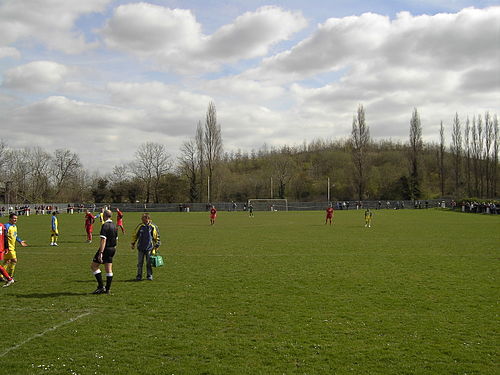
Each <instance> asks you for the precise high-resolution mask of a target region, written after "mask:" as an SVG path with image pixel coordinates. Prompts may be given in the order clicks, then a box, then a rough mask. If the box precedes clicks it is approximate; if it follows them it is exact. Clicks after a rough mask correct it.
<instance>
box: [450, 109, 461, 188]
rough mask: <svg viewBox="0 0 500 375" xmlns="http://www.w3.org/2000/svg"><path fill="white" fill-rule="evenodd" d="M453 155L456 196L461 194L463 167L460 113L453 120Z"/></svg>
mask: <svg viewBox="0 0 500 375" xmlns="http://www.w3.org/2000/svg"><path fill="white" fill-rule="evenodd" d="M450 148H451V154H452V156H453V170H454V173H453V174H454V177H455V195H457V194H458V193H459V188H460V174H461V167H462V153H463V152H462V129H461V125H460V119H459V118H458V113H455V117H454V118H453V129H452V132H451V147H450Z"/></svg>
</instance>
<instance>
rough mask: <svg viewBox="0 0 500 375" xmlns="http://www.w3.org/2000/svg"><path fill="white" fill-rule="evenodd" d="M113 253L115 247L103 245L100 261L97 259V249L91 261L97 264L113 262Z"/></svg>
mask: <svg viewBox="0 0 500 375" xmlns="http://www.w3.org/2000/svg"><path fill="white" fill-rule="evenodd" d="M115 253H116V248H115V247H105V248H104V251H103V253H102V262H100V261H99V250H97V252H96V253H95V255H94V259H92V261H93V262H94V263H99V264H104V263H113V257H114V256H115Z"/></svg>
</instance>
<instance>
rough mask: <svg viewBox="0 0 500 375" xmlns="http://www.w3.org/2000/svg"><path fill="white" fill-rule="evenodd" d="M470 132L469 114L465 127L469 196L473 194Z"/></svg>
mask: <svg viewBox="0 0 500 375" xmlns="http://www.w3.org/2000/svg"><path fill="white" fill-rule="evenodd" d="M470 134H471V128H470V120H469V116H467V120H466V121H465V129H464V147H465V178H466V184H467V194H468V195H469V197H470V196H471V195H472V187H471V174H472V173H471V168H472V165H471V164H472V163H471V157H472V149H471V141H470Z"/></svg>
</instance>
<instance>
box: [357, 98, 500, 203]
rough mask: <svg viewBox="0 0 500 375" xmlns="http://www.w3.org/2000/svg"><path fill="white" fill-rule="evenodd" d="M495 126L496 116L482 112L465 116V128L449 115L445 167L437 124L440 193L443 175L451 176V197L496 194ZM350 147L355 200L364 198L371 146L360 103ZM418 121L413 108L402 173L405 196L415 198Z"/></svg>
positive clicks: (442, 139) (421, 147)
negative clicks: (450, 124)
mask: <svg viewBox="0 0 500 375" xmlns="http://www.w3.org/2000/svg"><path fill="white" fill-rule="evenodd" d="M499 136H500V134H499V125H498V117H497V115H494V116H492V115H490V113H489V112H486V113H485V115H484V120H483V117H482V116H481V115H477V116H474V117H473V118H472V121H470V119H469V117H467V119H466V121H465V128H464V129H463V130H462V125H461V121H460V118H459V116H458V113H457V114H455V116H454V118H453V125H452V131H451V144H450V147H449V154H451V168H449V171H448V170H447V165H448V163H447V160H446V159H447V155H448V152H447V149H446V144H445V136H444V125H443V121H441V123H440V130H439V146H438V149H437V166H438V170H439V179H440V181H439V184H440V192H441V196H445V195H447V192H448V191H449V190H447V188H446V177H447V174H452V175H453V181H454V187H453V190H452V194H453V195H454V196H468V197H480V198H484V197H487V198H491V197H496V196H497V195H498V190H497V181H498V151H499V143H500V139H499ZM349 143H350V149H351V156H352V162H353V165H354V170H355V174H354V183H355V186H356V192H357V196H358V199H360V200H361V199H363V198H364V197H366V194H365V193H366V186H367V185H368V181H367V179H368V176H369V166H370V162H369V160H368V156H367V155H369V153H370V148H371V140H370V132H369V127H368V125H367V124H366V116H365V111H364V108H363V106H362V105H360V106H359V107H358V111H357V114H356V115H355V116H354V119H353V123H352V132H351V138H350V142H349ZM423 150H424V143H423V140H422V124H421V121H420V116H419V114H418V111H417V109H416V108H415V109H414V111H413V113H412V115H411V119H410V134H409V141H408V144H407V156H408V174H407V175H405V176H402V178H403V180H404V183H405V185H407V186H406V187H407V193H408V194H407V196H408V198H409V199H418V198H420V197H421V196H422V191H421V185H422V170H421V164H422V161H421V159H422V153H423Z"/></svg>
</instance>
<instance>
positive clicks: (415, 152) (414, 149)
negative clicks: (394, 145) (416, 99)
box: [408, 108, 423, 199]
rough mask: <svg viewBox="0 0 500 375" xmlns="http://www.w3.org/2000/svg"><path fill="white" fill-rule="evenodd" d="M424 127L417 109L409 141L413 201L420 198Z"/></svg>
mask: <svg viewBox="0 0 500 375" xmlns="http://www.w3.org/2000/svg"><path fill="white" fill-rule="evenodd" d="M422 148H423V142H422V125H421V124H420V116H419V115H418V111H417V109H416V108H415V109H414V110H413V113H412V116H411V120H410V141H409V161H410V178H409V179H408V182H409V193H410V197H411V199H418V198H420V195H421V191H420V180H421V177H420V171H419V170H420V165H419V162H420V154H421V153H422Z"/></svg>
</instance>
